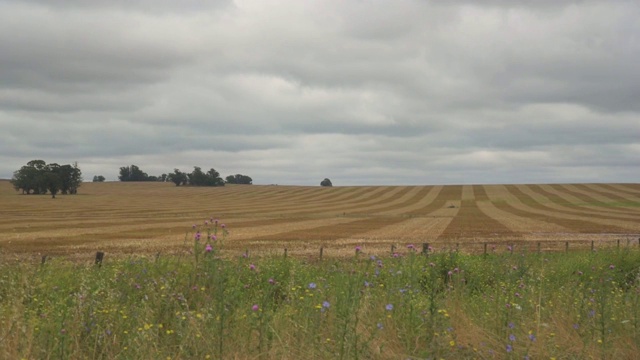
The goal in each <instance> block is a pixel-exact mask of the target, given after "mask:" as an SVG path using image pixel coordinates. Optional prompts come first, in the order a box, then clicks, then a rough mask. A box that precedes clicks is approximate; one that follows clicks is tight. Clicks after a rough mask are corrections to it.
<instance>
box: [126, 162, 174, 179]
mask: <svg viewBox="0 0 640 360" xmlns="http://www.w3.org/2000/svg"><path fill="white" fill-rule="evenodd" d="M166 178H167V175H166V174H162V175H160V176H153V175H151V176H150V175H149V174H147V173H146V172H144V171H142V170H140V168H139V167H137V166H136V165H131V166H123V167H121V168H120V175H118V180H120V181H166Z"/></svg>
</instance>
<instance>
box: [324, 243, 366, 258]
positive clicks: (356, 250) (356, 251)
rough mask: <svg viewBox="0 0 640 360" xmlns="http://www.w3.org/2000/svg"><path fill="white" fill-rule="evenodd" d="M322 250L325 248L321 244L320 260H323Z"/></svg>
mask: <svg viewBox="0 0 640 360" xmlns="http://www.w3.org/2000/svg"><path fill="white" fill-rule="evenodd" d="M322 251H323V248H322V246H320V260H322ZM356 252H357V250H356Z"/></svg>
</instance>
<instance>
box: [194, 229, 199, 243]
mask: <svg viewBox="0 0 640 360" xmlns="http://www.w3.org/2000/svg"><path fill="white" fill-rule="evenodd" d="M195 238H196V241H200V231H198V232H197V233H196V235H195Z"/></svg>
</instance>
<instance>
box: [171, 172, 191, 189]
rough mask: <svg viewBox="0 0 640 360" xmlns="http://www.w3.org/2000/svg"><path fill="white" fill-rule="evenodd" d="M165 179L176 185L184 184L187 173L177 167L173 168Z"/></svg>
mask: <svg viewBox="0 0 640 360" xmlns="http://www.w3.org/2000/svg"><path fill="white" fill-rule="evenodd" d="M167 180H168V181H171V182H172V183H174V184H176V186H180V185H185V184H186V183H187V180H188V178H187V174H185V173H183V172H182V171H180V170H178V169H173V172H172V173H171V174H169V175H167Z"/></svg>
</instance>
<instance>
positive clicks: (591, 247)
mask: <svg viewBox="0 0 640 360" xmlns="http://www.w3.org/2000/svg"><path fill="white" fill-rule="evenodd" d="M593 243H594V241H593V240H591V252H593Z"/></svg>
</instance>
